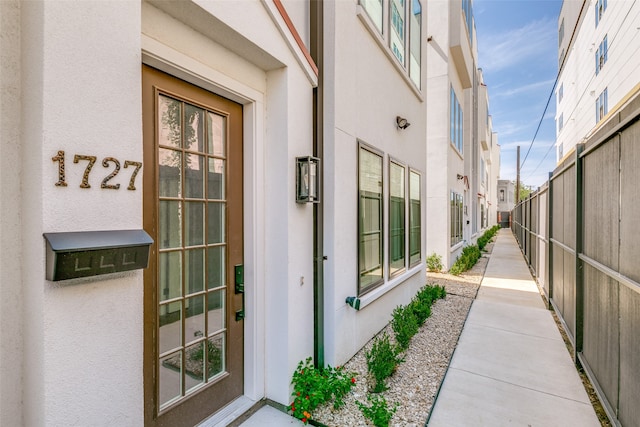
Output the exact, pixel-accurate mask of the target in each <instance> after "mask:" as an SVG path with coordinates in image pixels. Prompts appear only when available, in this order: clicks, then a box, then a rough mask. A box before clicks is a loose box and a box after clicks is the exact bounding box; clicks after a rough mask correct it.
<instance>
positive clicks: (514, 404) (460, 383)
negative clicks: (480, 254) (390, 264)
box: [428, 229, 600, 427]
mask: <svg viewBox="0 0 640 427" xmlns="http://www.w3.org/2000/svg"><path fill="white" fill-rule="evenodd" d="M428 425H429V427H466V426H474V427H477V426H491V427H495V426H507V425H509V426H514V425H515V426H524V427H527V426H528V427H539V426H581V427H587V426H594V427H599V426H600V422H599V421H598V419H597V417H596V414H595V412H594V410H593V407H592V406H591V403H590V402H589V398H588V397H587V393H586V392H585V390H584V386H583V385H582V382H581V380H580V377H579V375H578V373H577V371H576V368H575V366H574V364H573V361H572V359H571V356H570V354H569V352H568V351H567V349H566V347H565V344H564V342H563V340H562V337H561V336H560V333H559V331H558V328H557V327H556V324H555V322H554V320H553V317H552V315H551V313H550V312H549V311H548V310H547V309H546V308H545V306H544V303H543V301H542V297H541V296H540V293H539V291H538V288H537V286H536V284H535V282H534V281H533V279H532V277H531V274H530V273H529V270H528V267H527V265H526V263H525V261H524V258H523V257H522V253H521V252H520V249H519V248H518V245H517V243H516V240H515V238H514V237H513V235H512V234H511V232H510V230H508V229H503V230H500V232H499V233H498V237H497V241H496V243H495V245H494V248H493V252H492V254H491V258H490V260H489V263H488V265H487V269H486V272H485V276H484V279H483V281H482V284H481V286H480V290H479V292H478V296H477V298H476V300H475V301H474V302H473V305H472V307H471V311H470V312H469V317H468V318H467V321H466V323H465V325H464V328H463V330H462V334H461V335H460V340H459V342H458V346H457V348H456V350H455V352H454V354H453V358H452V360H451V364H450V366H449V369H448V371H447V374H446V376H445V379H444V382H443V384H442V388H441V390H440V394H439V395H438V397H437V399H436V402H435V406H434V408H433V411H432V413H431V418H430V419H429V424H428Z"/></svg>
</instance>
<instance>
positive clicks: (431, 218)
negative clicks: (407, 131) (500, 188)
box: [427, 0, 500, 268]
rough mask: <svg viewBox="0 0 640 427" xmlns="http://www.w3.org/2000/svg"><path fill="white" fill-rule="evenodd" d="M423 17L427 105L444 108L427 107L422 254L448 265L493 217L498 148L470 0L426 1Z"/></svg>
mask: <svg viewBox="0 0 640 427" xmlns="http://www.w3.org/2000/svg"><path fill="white" fill-rule="evenodd" d="M427 20H428V24H427V25H428V29H429V30H428V35H429V36H428V39H427V40H428V45H429V47H428V49H427V69H428V71H427V85H428V87H427V93H428V96H429V105H430V106H433V105H447V106H448V107H449V108H448V109H444V108H433V107H431V108H427V254H428V255H429V254H431V253H436V254H438V255H440V256H441V257H442V260H443V263H444V265H445V267H446V268H449V267H450V266H451V265H452V264H453V263H454V262H455V260H456V258H457V257H458V256H459V254H460V253H461V251H462V248H463V247H464V246H466V245H468V244H471V243H473V242H474V241H475V239H476V238H477V237H478V236H479V235H480V234H481V232H482V230H483V229H484V228H485V227H487V226H488V225H493V224H495V222H496V215H495V206H496V203H497V202H496V196H495V189H496V184H497V176H498V171H499V168H500V164H499V163H500V162H499V160H498V159H499V146H498V144H497V142H496V143H494V133H493V130H492V122H491V118H490V115H489V96H488V91H487V87H486V86H485V85H484V82H483V79H482V71H481V70H480V69H478V64H477V58H478V54H477V40H476V32H475V24H474V21H473V4H472V2H471V0H462V1H451V2H439V1H434V2H429V3H427ZM492 209H493V210H492ZM491 212H494V213H493V214H492V213H491Z"/></svg>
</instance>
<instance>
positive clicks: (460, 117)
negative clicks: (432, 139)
mask: <svg viewBox="0 0 640 427" xmlns="http://www.w3.org/2000/svg"><path fill="white" fill-rule="evenodd" d="M450 88H451V90H450V94H449V142H450V143H451V145H452V146H453V147H454V148H455V149H456V151H458V153H459V154H460V155H461V156H464V111H463V110H462V106H461V105H460V101H459V100H458V94H457V93H456V91H455V89H454V88H453V85H452V84H451V85H450Z"/></svg>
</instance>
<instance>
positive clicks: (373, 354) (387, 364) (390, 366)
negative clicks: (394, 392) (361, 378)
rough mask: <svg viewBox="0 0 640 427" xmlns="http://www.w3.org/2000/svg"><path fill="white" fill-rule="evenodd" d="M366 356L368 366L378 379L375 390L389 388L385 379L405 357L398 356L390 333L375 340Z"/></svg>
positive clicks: (375, 391) (377, 391) (376, 379)
mask: <svg viewBox="0 0 640 427" xmlns="http://www.w3.org/2000/svg"><path fill="white" fill-rule="evenodd" d="M366 356H367V368H368V370H369V373H371V375H373V378H374V379H375V381H376V383H375V385H374V388H373V392H374V393H380V392H381V391H384V390H386V389H387V386H386V384H385V383H384V380H385V379H386V378H387V377H389V376H391V374H393V372H394V371H395V370H396V367H397V366H398V364H399V363H400V362H402V361H403V359H402V358H400V357H399V356H398V354H397V352H396V348H395V346H393V345H391V342H390V341H389V335H387V334H386V333H384V334H383V335H382V337H378V338H376V339H375V340H374V342H373V347H371V350H370V351H368V352H367V353H366Z"/></svg>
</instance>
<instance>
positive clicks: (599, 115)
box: [596, 88, 609, 123]
mask: <svg viewBox="0 0 640 427" xmlns="http://www.w3.org/2000/svg"><path fill="white" fill-rule="evenodd" d="M607 98H608V96H607V88H605V89H604V90H603V91H602V93H600V96H598V99H596V123H598V122H599V121H600V120H602V119H603V118H604V116H606V115H607V113H608V112H609V106H608V100H607Z"/></svg>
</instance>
